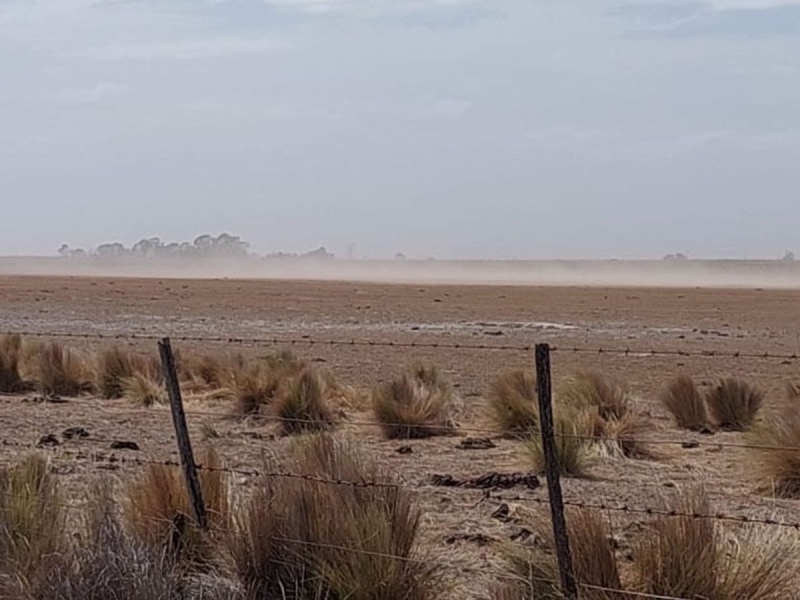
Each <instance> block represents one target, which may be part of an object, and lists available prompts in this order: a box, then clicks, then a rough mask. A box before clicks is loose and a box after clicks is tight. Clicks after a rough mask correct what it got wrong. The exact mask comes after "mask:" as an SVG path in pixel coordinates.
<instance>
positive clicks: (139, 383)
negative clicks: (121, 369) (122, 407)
mask: <svg viewBox="0 0 800 600" xmlns="http://www.w3.org/2000/svg"><path fill="white" fill-rule="evenodd" d="M122 395H123V397H124V398H126V399H127V400H130V401H132V402H134V403H135V404H140V405H142V406H153V405H154V404H167V403H168V402H169V398H168V396H167V391H166V389H165V387H164V384H162V383H159V382H158V381H156V380H154V379H151V378H150V377H148V376H147V375H145V374H144V373H134V374H133V375H132V376H131V377H126V378H124V379H123V380H122Z"/></svg>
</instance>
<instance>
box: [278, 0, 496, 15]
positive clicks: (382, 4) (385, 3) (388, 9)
mask: <svg viewBox="0 0 800 600" xmlns="http://www.w3.org/2000/svg"><path fill="white" fill-rule="evenodd" d="M264 2H265V4H267V5H268V6H273V7H275V8H278V9H282V10H287V11H298V12H303V13H307V14H317V15H331V14H346V15H353V16H384V15H402V14H408V13H414V12H421V11H425V10H431V9H433V10H437V9H460V8H471V7H476V6H479V5H483V6H485V7H489V6H490V4H489V3H488V2H483V1H481V0H402V1H400V0H264Z"/></svg>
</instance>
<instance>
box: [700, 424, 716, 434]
mask: <svg viewBox="0 0 800 600" xmlns="http://www.w3.org/2000/svg"><path fill="white" fill-rule="evenodd" d="M698 433H699V434H701V435H714V430H713V429H711V427H709V426H708V425H705V426H703V427H702V428H701V429H700V431H698Z"/></svg>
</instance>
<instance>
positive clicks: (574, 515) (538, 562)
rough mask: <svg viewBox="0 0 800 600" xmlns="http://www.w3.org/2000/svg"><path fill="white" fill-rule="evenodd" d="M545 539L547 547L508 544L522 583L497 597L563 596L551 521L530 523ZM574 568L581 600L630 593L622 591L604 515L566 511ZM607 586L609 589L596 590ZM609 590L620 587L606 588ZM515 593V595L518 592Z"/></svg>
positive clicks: (611, 599) (616, 598) (617, 599)
mask: <svg viewBox="0 0 800 600" xmlns="http://www.w3.org/2000/svg"><path fill="white" fill-rule="evenodd" d="M531 529H532V530H533V531H536V532H537V534H538V535H539V537H540V538H541V539H542V540H544V547H541V546H540V547H530V546H529V547H508V548H507V550H506V555H507V558H508V560H509V565H510V568H511V572H510V573H509V574H510V575H512V576H516V577H518V578H519V579H520V580H521V581H522V582H523V583H522V585H519V586H507V587H506V589H505V590H504V592H503V594H507V595H498V596H495V598H498V600H499V599H501V598H509V599H512V598H520V599H526V600H527V599H530V600H538V599H539V598H544V599H551V598H552V599H553V600H555V599H561V598H563V596H562V595H561V592H560V583H559V582H560V580H559V571H558V564H557V561H556V557H555V542H554V540H553V532H552V527H551V524H550V520H549V519H547V520H546V521H541V522H538V523H533V524H531ZM567 530H568V533H569V541H570V550H571V554H572V567H573V571H574V574H575V580H576V581H577V582H578V584H579V586H580V587H579V591H580V597H581V599H582V600H622V599H623V598H627V597H628V596H627V595H626V594H625V593H624V592H621V590H622V583H621V581H620V575H619V568H618V565H617V558H616V555H615V553H614V547H613V541H612V538H611V532H610V531H609V528H608V525H607V524H606V523H605V521H603V518H602V515H601V514H599V513H597V512H596V511H592V510H588V509H575V510H571V511H569V512H568V513H567ZM591 586H596V587H598V588H606V590H599V589H594V588H593V587H591ZM607 590H617V591H616V592H614V591H607ZM515 594H516V595H515Z"/></svg>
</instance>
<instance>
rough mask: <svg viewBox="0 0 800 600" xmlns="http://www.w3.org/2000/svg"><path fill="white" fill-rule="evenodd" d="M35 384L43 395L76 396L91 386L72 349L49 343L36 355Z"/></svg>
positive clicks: (87, 375)
mask: <svg viewBox="0 0 800 600" xmlns="http://www.w3.org/2000/svg"><path fill="white" fill-rule="evenodd" d="M35 373H36V384H37V387H38V388H39V391H40V392H41V393H43V394H54V395H58V396H77V395H78V394H80V393H81V392H85V391H89V390H91V387H92V384H91V380H90V377H89V374H88V370H87V367H86V364H85V362H84V361H83V359H82V358H81V357H80V355H78V353H77V352H76V351H75V350H73V349H72V348H65V347H64V346H62V345H61V344H59V343H58V342H50V343H48V344H44V345H42V346H40V347H39V348H38V352H37V353H36V366H35Z"/></svg>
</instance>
